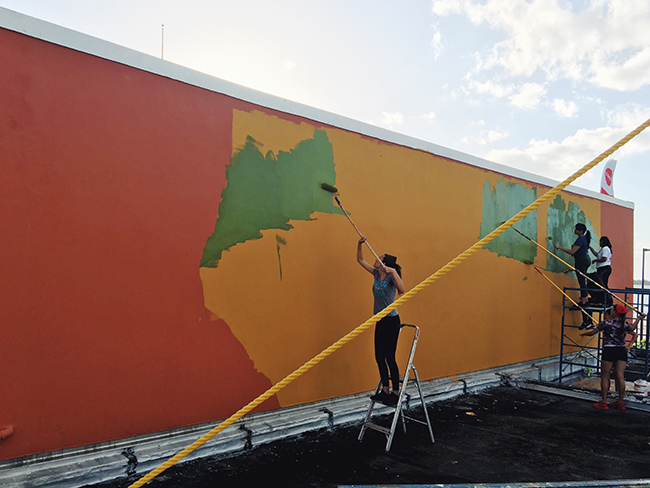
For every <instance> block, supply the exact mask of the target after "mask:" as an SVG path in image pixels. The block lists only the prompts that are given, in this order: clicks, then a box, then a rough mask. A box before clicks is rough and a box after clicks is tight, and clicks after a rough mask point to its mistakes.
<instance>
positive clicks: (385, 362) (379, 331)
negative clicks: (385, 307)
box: [375, 315, 402, 391]
mask: <svg viewBox="0 0 650 488" xmlns="http://www.w3.org/2000/svg"><path fill="white" fill-rule="evenodd" d="M401 327H402V324H401V322H400V320H399V315H394V316H392V317H390V316H387V317H384V318H383V319H381V320H380V321H379V322H377V324H376V325H375V360H376V361H377V366H379V375H380V376H381V385H382V386H385V387H388V386H389V383H388V380H389V376H388V370H389V369H390V380H391V381H392V383H393V390H395V391H398V390H399V368H398V366H397V361H396V360H395V352H396V351H397V339H398V338H399V331H400V329H401Z"/></svg>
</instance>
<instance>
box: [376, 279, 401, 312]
mask: <svg viewBox="0 0 650 488" xmlns="http://www.w3.org/2000/svg"><path fill="white" fill-rule="evenodd" d="M372 274H373V276H374V277H375V281H374V283H373V284H372V295H373V296H374V297H375V306H374V312H373V313H375V314H378V313H379V312H381V311H382V310H383V309H385V308H386V307H387V306H388V305H390V304H391V303H393V302H394V301H395V291H396V290H397V288H396V287H395V284H394V283H393V275H392V274H387V275H386V276H384V279H383V280H382V279H379V271H377V270H376V269H373V270H372ZM395 315H397V310H393V311H391V312H390V313H389V314H388V315H387V317H394V316H395Z"/></svg>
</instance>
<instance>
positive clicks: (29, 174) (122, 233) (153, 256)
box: [0, 29, 277, 459]
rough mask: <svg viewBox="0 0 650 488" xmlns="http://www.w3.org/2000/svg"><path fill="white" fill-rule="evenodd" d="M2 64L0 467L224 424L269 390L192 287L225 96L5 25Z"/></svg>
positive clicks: (224, 139)
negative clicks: (5, 428) (6, 432)
mask: <svg viewBox="0 0 650 488" xmlns="http://www.w3.org/2000/svg"><path fill="white" fill-rule="evenodd" d="M0 66H2V69H1V70H0V155H1V157H2V163H1V164H0V187H1V189H0V195H1V197H0V198H1V205H0V207H1V210H0V212H1V213H2V216H3V219H2V220H3V228H2V238H0V256H2V259H1V262H2V264H1V265H0V270H1V271H0V274H1V276H2V279H1V280H0V296H1V297H2V307H1V309H0V323H1V326H2V343H3V346H4V347H3V353H2V358H1V359H0V375H1V376H0V377H1V378H2V385H3V395H2V401H1V408H0V425H5V424H13V425H14V427H15V434H14V435H13V436H11V437H10V438H8V439H7V440H4V441H0V459H7V458H14V457H18V456H24V455H28V454H32V453H38V452H45V451H51V450H55V449H61V448H66V447H71V446H77V445H83V444H89V443H95V442H100V441H103V440H109V439H116V438H121V437H126V436H132V435H136V434H140V433H145V432H153V431H159V430H163V429H167V428H172V427H176V426H181V425H188V424H193V423H198V422H203V421H207V420H211V419H219V418H225V417H228V416H229V415H231V414H232V413H233V412H235V411H236V410H238V409H239V408H240V407H241V406H242V405H245V404H246V403H248V401H250V400H251V399H253V398H255V397H256V396H257V395H258V394H260V393H261V392H263V391H265V390H266V389H267V388H268V387H270V386H271V385H270V382H269V381H268V380H267V379H266V378H265V377H264V376H263V375H261V374H259V373H258V372H257V371H256V370H255V368H254V366H253V363H252V361H250V359H249V358H248V355H247V354H246V351H245V350H244V349H243V347H242V346H241V345H240V344H239V342H238V341H237V340H236V339H235V338H234V337H233V335H232V334H231V332H230V330H229V328H228V327H227V326H226V325H225V324H224V323H222V322H217V323H214V322H211V321H210V317H209V314H208V312H207V310H206V309H205V308H204V306H203V296H202V287H201V282H200V279H199V260H200V258H201V254H202V251H203V247H204V245H205V240H206V237H207V236H208V235H210V234H211V233H212V232H213V231H214V222H215V217H216V210H217V208H218V204H219V195H220V193H221V189H222V188H223V186H224V184H225V173H224V165H225V164H226V163H227V162H228V161H229V157H230V153H231V142H230V138H231V120H230V117H231V114H232V108H233V106H234V104H235V102H234V100H232V99H230V98H228V97H225V96H220V95H217V94H215V93H212V92H208V91H205V90H201V89H199V88H196V87H192V86H188V85H185V84H182V83H178V82H174V81H171V80H168V79H163V78H161V77H158V76H156V75H153V74H150V73H146V72H143V71H139V70H136V69H133V68H129V67H125V66H123V65H119V64H116V63H112V62H108V61H105V60H102V59H99V58H96V57H93V56H89V55H86V54H82V53H79V52H75V51H72V50H70V49H66V48H63V47H59V46H55V45H52V44H49V43H46V42H42V41H39V40H36V39H33V38H30V37H26V36H23V35H20V34H17V33H13V32H10V31H6V30H3V29H0ZM238 103H240V104H241V102H238ZM179 141H181V143H180V144H179ZM170 237H171V238H170ZM100 351H101V352H100ZM275 406H277V400H276V399H275V398H273V399H271V400H269V401H268V402H267V404H266V405H264V406H263V408H264V409H267V408H273V407H275Z"/></svg>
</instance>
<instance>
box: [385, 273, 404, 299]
mask: <svg viewBox="0 0 650 488" xmlns="http://www.w3.org/2000/svg"><path fill="white" fill-rule="evenodd" d="M386 272H387V273H390V274H392V275H393V284H394V285H395V288H397V292H398V293H399V294H400V295H403V294H404V291H406V290H405V289H404V282H403V281H402V278H401V277H400V275H399V273H398V272H397V270H396V269H395V268H390V267H388V266H386Z"/></svg>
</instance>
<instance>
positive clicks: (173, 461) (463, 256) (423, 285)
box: [128, 119, 650, 488]
mask: <svg viewBox="0 0 650 488" xmlns="http://www.w3.org/2000/svg"><path fill="white" fill-rule="evenodd" d="M648 126H650V119H648V120H646V121H645V122H644V123H643V124H641V125H640V126H639V127H637V128H636V129H634V130H633V131H632V132H630V133H629V134H628V135H626V136H625V137H623V138H622V139H621V140H620V141H618V142H617V143H616V144H614V145H613V146H612V147H610V148H609V149H607V150H606V151H605V152H603V153H602V154H601V155H600V156H598V157H597V158H595V159H594V160H592V161H591V162H590V163H588V164H587V165H585V166H584V167H583V168H581V169H579V170H578V171H576V172H575V173H573V174H572V175H571V176H569V177H568V178H567V179H566V180H564V181H563V182H562V183H560V184H559V185H557V186H556V187H555V188H553V189H551V190H549V191H548V192H546V193H545V194H544V195H542V196H541V197H539V198H538V199H537V200H535V201H534V202H533V203H531V204H530V205H529V206H528V207H526V208H525V209H523V210H522V211H520V212H519V213H518V214H517V215H515V216H514V217H512V218H510V219H509V220H507V221H506V222H504V223H503V224H501V225H500V226H499V227H497V228H496V229H494V230H493V231H492V232H490V233H489V234H488V235H487V236H485V237H484V238H483V239H481V240H480V241H478V242H477V243H475V244H474V245H473V246H472V247H470V248H469V249H467V250H466V251H464V252H463V253H461V254H459V255H458V256H456V257H455V258H454V259H452V260H451V261H449V262H448V263H447V264H446V265H445V266H443V267H442V268H440V269H439V270H438V271H436V272H435V273H434V274H432V275H431V276H429V277H428V278H427V279H426V280H424V281H422V282H421V283H420V284H419V285H417V286H415V287H414V288H412V289H410V290H409V291H407V292H406V293H404V295H402V296H401V297H399V298H398V299H397V300H395V301H394V302H393V303H392V304H391V305H389V306H388V307H386V308H385V309H383V310H382V311H381V312H379V313H378V314H376V315H373V316H372V317H370V318H369V319H368V320H366V321H365V322H364V323H363V324H361V325H359V326H358V327H357V328H356V329H354V330H352V331H351V332H349V333H348V334H347V335H345V336H344V337H342V338H341V339H339V340H338V341H336V342H335V343H334V344H332V345H331V346H329V347H328V348H327V349H325V350H324V351H322V352H321V353H320V354H318V355H317V356H315V357H314V358H312V359H311V360H309V361H308V362H306V363H305V364H303V365H302V366H301V367H300V368H298V369H297V370H295V371H294V372H293V373H291V374H290V375H288V376H286V377H285V378H284V379H283V380H281V381H280V382H279V383H276V384H275V385H273V386H272V387H271V388H270V389H268V390H267V391H265V392H264V393H262V394H261V395H260V396H258V397H257V398H256V399H255V400H253V401H252V402H250V403H249V404H248V405H246V406H245V407H243V408H241V409H240V410H238V411H237V412H236V413H234V414H233V415H231V416H230V417H229V418H227V419H226V420H224V421H223V422H222V423H220V424H219V425H218V426H217V427H215V428H214V429H212V430H211V431H210V432H208V433H207V434H205V435H203V436H202V437H200V438H199V439H197V440H196V441H195V442H194V443H193V444H191V445H190V446H188V447H186V448H185V449H183V450H182V451H181V452H179V453H178V454H176V455H175V456H174V457H172V458H170V459H168V460H167V461H165V462H164V463H162V464H161V465H160V466H158V467H157V468H156V469H154V470H153V471H151V472H150V473H149V474H147V475H145V476H143V477H142V478H140V479H139V480H138V481H136V482H135V483H133V484H131V485H129V487H128V488H139V487H140V486H142V485H144V484H145V483H148V482H149V481H150V480H152V479H153V478H155V477H156V476H158V475H159V474H160V473H162V472H163V471H165V470H166V469H169V468H170V467H172V466H173V465H174V464H176V463H177V462H179V461H180V460H181V459H183V458H184V457H186V456H188V455H189V454H191V453H192V452H194V451H195V450H196V449H198V448H199V447H201V446H202V445H203V444H205V443H206V442H208V441H209V440H210V439H212V438H213V437H214V436H216V435H217V434H218V433H219V432H221V431H223V430H224V429H225V428H227V427H229V426H231V425H232V424H234V423H235V422H236V421H237V420H239V419H240V418H242V417H243V416H244V415H246V414H247V413H249V412H250V411H251V410H253V409H254V408H255V407H257V406H258V405H260V404H261V403H262V402H264V401H265V400H268V399H269V398H270V397H272V396H273V395H275V394H276V393H277V392H278V391H280V390H281V389H282V388H284V387H285V386H287V385H288V384H289V383H291V382H292V381H293V380H295V379H296V378H298V377H299V376H301V375H303V374H304V373H306V372H307V371H309V370H310V369H311V368H313V367H314V366H316V365H317V364H318V363H320V362H321V361H322V360H323V359H325V358H326V357H327V356H329V355H331V354H332V353H334V352H335V351H337V350H339V349H340V348H341V347H343V346H344V345H345V344H347V343H348V342H350V341H352V340H353V339H354V338H355V337H357V336H358V335H360V334H361V333H362V332H364V331H365V330H367V329H369V328H370V327H371V326H372V325H374V324H376V323H377V322H378V321H379V320H381V319H382V318H384V317H385V316H386V315H388V314H389V313H390V312H392V311H393V310H395V309H396V308H397V307H399V306H400V305H403V304H404V303H406V302H407V301H408V300H410V299H411V298H412V297H413V296H415V295H416V294H418V293H419V292H420V291H422V290H423V289H424V288H426V287H427V286H429V285H431V284H432V283H434V282H435V281H436V280H438V279H439V278H440V277H442V276H443V275H445V274H447V273H448V272H449V271H451V270H452V269H453V268H455V267H456V266H458V265H459V264H460V263H462V262H463V261H464V260H466V259H467V258H468V257H470V256H471V255H472V254H474V253H475V252H476V251H478V250H479V249H481V248H482V247H483V246H485V245H486V244H487V243H489V242H490V241H492V240H493V239H495V238H496V237H498V236H499V235H501V234H502V233H503V232H505V231H506V230H508V229H509V228H510V227H512V226H513V225H514V224H515V223H517V222H518V221H519V220H521V219H523V218H524V217H525V216H526V215H528V214H529V213H531V212H532V211H533V210H535V209H536V208H537V207H539V206H540V205H541V204H542V203H544V202H546V201H547V200H549V199H550V198H552V197H554V196H555V195H557V194H558V193H560V192H561V191H562V190H564V188H566V187H567V186H569V185H570V184H571V183H572V182H573V181H575V180H576V179H578V178H580V177H581V176H582V175H583V174H585V173H586V172H587V171H589V170H590V169H591V168H593V167H594V166H596V165H597V164H598V163H600V162H601V161H602V160H603V159H605V158H606V157H608V156H609V155H611V154H612V153H613V152H614V151H616V150H617V149H618V148H620V147H621V146H623V145H624V144H627V143H628V142H629V141H630V140H631V139H632V138H634V137H636V136H637V135H638V134H639V133H641V132H642V131H643V130H644V129H646V128H647V127H648Z"/></svg>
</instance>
